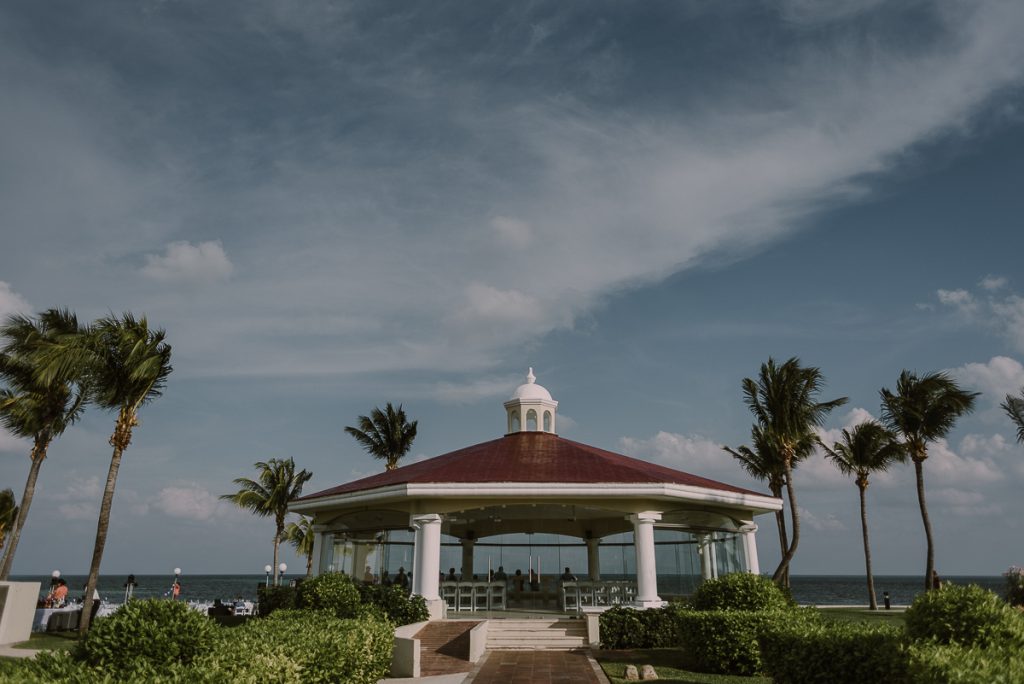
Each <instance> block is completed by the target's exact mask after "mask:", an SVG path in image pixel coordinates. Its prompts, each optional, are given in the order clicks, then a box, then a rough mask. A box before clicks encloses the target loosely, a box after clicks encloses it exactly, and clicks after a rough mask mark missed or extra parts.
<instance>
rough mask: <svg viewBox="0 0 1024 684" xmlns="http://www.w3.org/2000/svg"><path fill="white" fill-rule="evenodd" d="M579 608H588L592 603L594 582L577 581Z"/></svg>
mask: <svg viewBox="0 0 1024 684" xmlns="http://www.w3.org/2000/svg"><path fill="white" fill-rule="evenodd" d="M578 584H579V589H580V598H579V606H580V608H590V607H592V606H593V605H594V583H593V582H579V583H578Z"/></svg>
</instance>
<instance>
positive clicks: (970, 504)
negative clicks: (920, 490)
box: [927, 487, 1003, 516]
mask: <svg viewBox="0 0 1024 684" xmlns="http://www.w3.org/2000/svg"><path fill="white" fill-rule="evenodd" d="M927 497H928V501H929V503H931V504H933V505H935V507H936V508H938V509H941V510H945V511H947V512H949V513H952V514H953V515H957V516H982V515H999V514H1000V513H1002V511H1003V506H1002V504H1000V503H998V502H995V501H992V500H991V499H990V497H989V496H987V495H986V494H985V493H983V492H978V491H973V490H965V489H957V488H954V487H947V488H945V489H936V490H932V491H929V492H928V494H927Z"/></svg>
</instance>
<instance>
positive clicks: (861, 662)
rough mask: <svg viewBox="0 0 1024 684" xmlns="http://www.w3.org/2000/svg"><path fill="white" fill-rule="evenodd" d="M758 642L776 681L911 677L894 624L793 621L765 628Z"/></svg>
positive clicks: (844, 683) (827, 683)
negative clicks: (805, 622) (803, 622)
mask: <svg viewBox="0 0 1024 684" xmlns="http://www.w3.org/2000/svg"><path fill="white" fill-rule="evenodd" d="M758 643H759V644H760V648H761V661H762V666H763V670H764V672H765V674H768V675H770V676H771V678H772V681H773V682H775V684H861V683H862V682H888V683H891V684H896V683H898V682H905V681H907V679H906V678H907V654H906V638H905V635H904V632H903V630H902V629H900V628H899V627H896V626H893V625H871V624H865V623H821V624H798V623H791V624H788V625H782V626H779V627H776V628H772V629H766V630H764V631H762V632H761V634H760V636H759V637H758Z"/></svg>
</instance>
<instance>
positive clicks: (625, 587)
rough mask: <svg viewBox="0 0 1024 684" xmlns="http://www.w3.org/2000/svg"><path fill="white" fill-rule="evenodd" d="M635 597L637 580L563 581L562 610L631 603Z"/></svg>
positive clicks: (568, 610)
mask: <svg viewBox="0 0 1024 684" xmlns="http://www.w3.org/2000/svg"><path fill="white" fill-rule="evenodd" d="M635 598H636V583H635V582H621V581H610V582H602V581H599V580H585V581H579V582H563V583H562V610H563V611H565V612H570V611H579V610H582V609H583V608H591V607H600V606H618V605H622V604H629V603H632V602H633V600H634V599H635Z"/></svg>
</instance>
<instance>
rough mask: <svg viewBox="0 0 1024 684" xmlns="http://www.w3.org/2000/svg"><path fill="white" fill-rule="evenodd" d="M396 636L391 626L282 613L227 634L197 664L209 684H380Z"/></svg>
mask: <svg viewBox="0 0 1024 684" xmlns="http://www.w3.org/2000/svg"><path fill="white" fill-rule="evenodd" d="M393 640H394V632H393V629H392V626H391V624H390V623H388V622H387V621H386V620H373V619H365V618H364V619H359V620H343V619H340V618H337V617H335V616H333V615H331V614H330V613H329V612H328V611H326V610H319V611H308V610H278V611H276V612H275V613H274V614H273V615H271V616H270V617H268V618H266V619H264V620H252V621H250V622H247V623H246V624H245V625H243V626H241V627H238V628H236V629H231V630H223V631H222V636H221V638H220V640H219V642H218V645H217V648H215V649H214V650H213V651H211V652H210V653H208V654H207V655H205V656H204V657H203V658H202V659H200V660H198V661H196V663H195V665H194V667H193V671H194V672H195V673H196V674H197V675H199V674H201V675H202V676H203V677H206V678H207V681H216V682H252V683H253V684H257V683H259V682H279V683H282V684H300V683H301V684H306V683H307V682H308V683H314V684H315V683H318V682H346V683H349V684H375V683H376V682H378V681H379V680H380V679H381V678H382V677H384V676H385V674H386V673H387V671H388V668H389V667H390V664H391V649H392V647H393Z"/></svg>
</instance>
